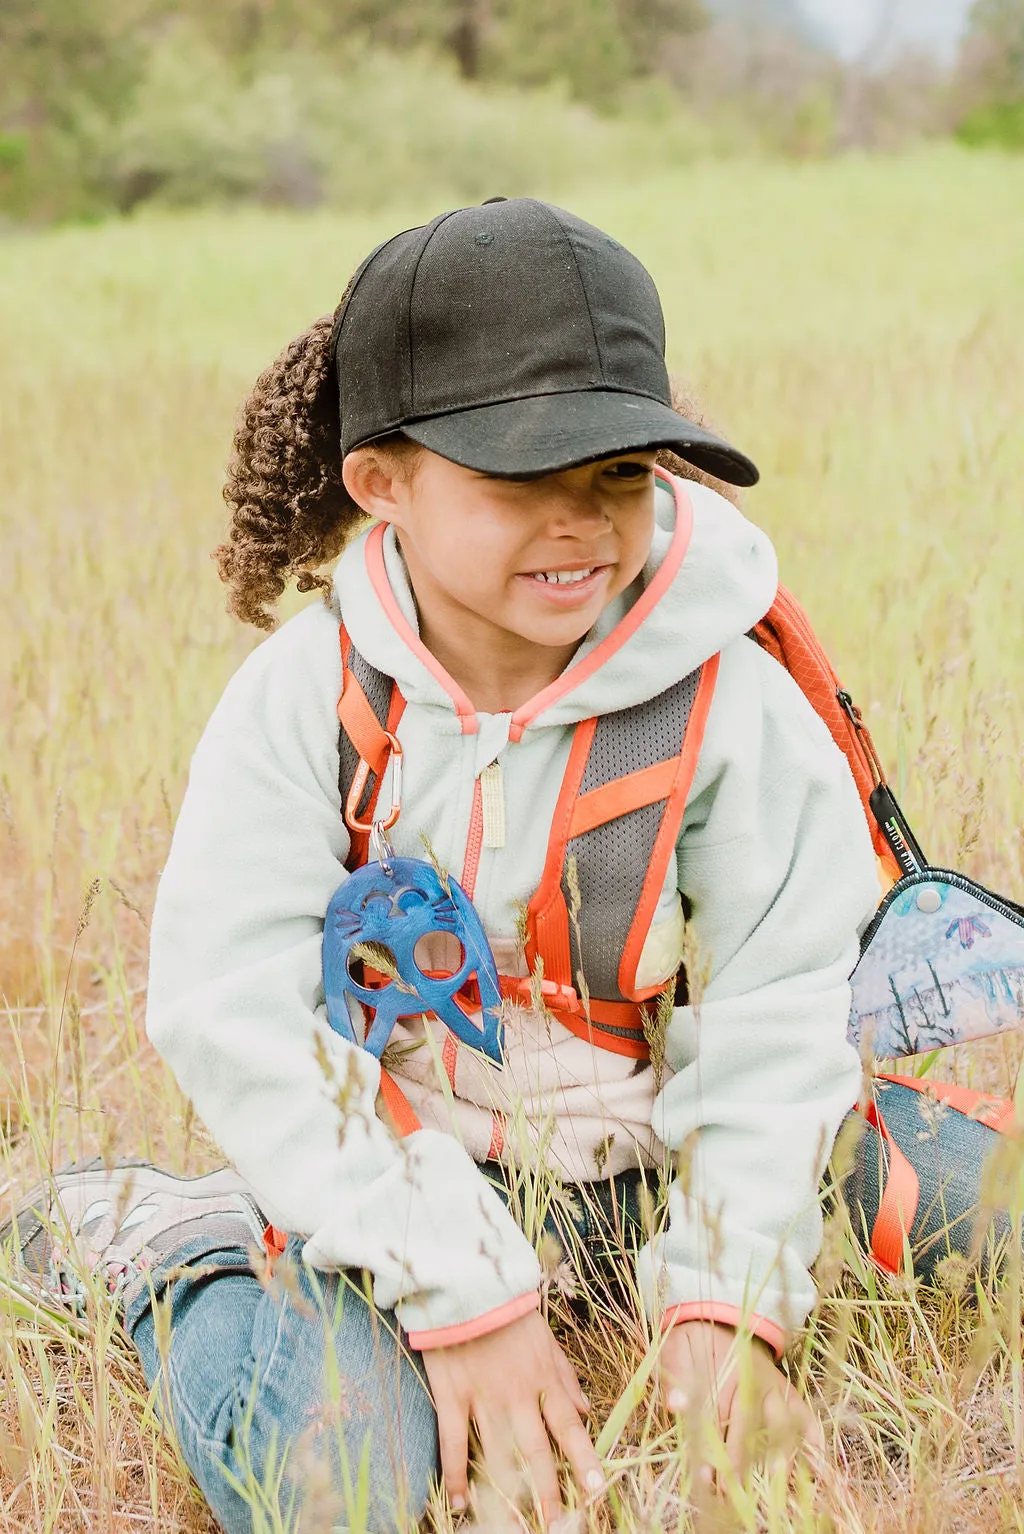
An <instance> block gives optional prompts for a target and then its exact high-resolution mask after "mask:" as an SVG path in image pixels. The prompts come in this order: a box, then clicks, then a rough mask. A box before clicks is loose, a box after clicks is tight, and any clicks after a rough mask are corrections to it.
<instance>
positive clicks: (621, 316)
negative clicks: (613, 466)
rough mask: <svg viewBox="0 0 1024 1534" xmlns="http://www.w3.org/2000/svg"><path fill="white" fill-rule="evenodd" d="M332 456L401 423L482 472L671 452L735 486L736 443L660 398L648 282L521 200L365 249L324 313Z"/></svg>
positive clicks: (659, 350)
mask: <svg viewBox="0 0 1024 1534" xmlns="http://www.w3.org/2000/svg"><path fill="white" fill-rule="evenodd" d="M333 340H334V348H335V361H336V365H337V373H338V391H339V403H340V411H341V447H342V453H343V454H345V453H349V452H351V451H352V449H353V448H356V447H361V446H363V445H365V444H366V443H368V442H373V441H374V440H376V439H378V438H381V437H384V436H388V435H390V434H391V433H392V432H396V431H400V432H403V433H404V434H405V435H406V436H407V437H411V438H412V439H413V440H414V441H415V442H420V443H422V444H423V446H424V447H427V448H430V449H431V450H432V451H433V452H435V453H439V454H440V455H441V456H442V457H443V458H448V459H451V460H452V461H453V462H454V463H458V464H462V465H464V466H465V467H466V468H470V469H476V470H479V471H481V472H483V473H485V474H493V475H498V476H508V477H514V478H521V477H526V476H529V475H539V474H549V473H552V472H554V471H555V470H556V469H564V468H568V467H570V466H572V465H573V464H579V463H586V462H588V461H589V460H592V459H596V458H604V457H608V456H610V455H611V454H614V453H624V452H630V451H633V450H635V449H638V448H656V447H665V448H671V449H672V451H673V452H675V453H678V455H679V456H680V457H681V458H684V459H686V461H687V462H689V463H692V464H695V465H696V466H697V467H698V468H700V469H703V470H704V471H705V472H706V473H708V474H712V475H714V476H715V477H716V478H718V479H723V480H728V481H729V482H730V483H731V484H734V485H753V484H756V482H757V478H758V473H757V469H756V468H755V467H754V465H753V463H751V461H750V459H749V458H747V457H746V456H745V455H744V454H743V453H740V452H738V451H737V449H736V448H734V447H730V446H729V444H728V443H727V442H723V441H722V440H721V439H720V438H719V437H715V436H712V434H711V433H710V432H708V431H705V430H704V428H703V427H701V426H698V425H697V424H696V423H695V422H693V421H687V420H685V419H684V418H683V417H682V416H681V415H679V414H678V412H677V411H676V410H674V409H673V408H672V393H671V387H670V384H669V377H668V371H667V369H666V366H665V322H664V317H663V315H662V311H661V302H660V300H659V298H658V292H657V289H656V288H655V286H654V282H653V280H652V278H651V276H650V274H649V273H648V272H647V270H646V268H645V267H643V266H642V265H641V263H640V262H639V261H638V260H637V258H636V257H635V256H634V255H631V254H630V252H629V251H628V250H626V249H625V248H624V247H623V246H622V245H620V244H619V243H618V241H617V240H613V239H612V238H611V237H610V236H609V235H607V234H604V233H603V232H602V231H601V230H600V229H595V228H594V226H593V225H592V224H587V223H584V222H583V220H582V219H580V218H576V217H575V216H574V215H573V214H572V213H567V212H566V211H565V210H564V209H563V208H556V207H554V206H552V205H551V204H550V203H546V202H539V201H538V200H537V199H535V198H532V197H513V198H508V199H506V198H492V199H490V200H489V201H488V202H486V203H483V204H482V205H481V206H479V207H472V208H459V209H457V210H456V211H454V212H451V213H442V214H440V215H439V216H438V217H437V218H435V219H433V220H432V221H431V222H430V223H429V224H424V225H422V226H420V227H418V228H415V229H406V230H404V231H403V232H402V233H401V234H396V235H395V236H394V237H393V238H392V239H390V240H387V241H385V243H384V244H383V245H379V246H378V247H377V249H376V250H374V251H372V252H371V254H370V255H369V256H368V257H367V258H366V260H365V261H364V262H363V264H362V266H361V267H360V268H359V270H358V271H357V272H356V274H355V276H354V278H353V279H352V282H351V284H350V286H349V290H348V295H347V298H346V301H345V304H344V307H343V308H342V310H341V313H340V314H339V316H338V319H337V321H336V323H335V334H334V338H333Z"/></svg>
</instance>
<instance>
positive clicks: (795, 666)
mask: <svg viewBox="0 0 1024 1534" xmlns="http://www.w3.org/2000/svg"><path fill="white" fill-rule="evenodd" d="M750 637H751V638H752V639H754V640H756V641H757V643H758V644H759V645H760V646H761V648H762V650H767V652H768V654H769V655H771V656H773V657H774V658H775V659H776V660H777V661H778V662H779V664H780V665H781V666H784V667H785V668H786V670H787V671H788V672H789V674H790V676H791V677H792V678H793V680H794V681H795V682H796V683H797V685H798V686H799V688H800V690H801V691H802V692H803V694H804V696H805V697H806V698H807V700H808V702H809V703H810V704H811V706H812V707H813V709H814V711H815V713H816V714H818V716H819V718H821V719H822V720H823V721H824V722H825V724H826V725H827V726H828V728H829V732H830V734H831V736H832V739H833V740H834V741H835V743H836V745H837V746H838V747H839V749H840V751H842V753H843V755H844V756H845V757H846V760H847V761H848V762H849V764H850V771H851V772H852V773H853V779H854V782H855V783H856V785H857V791H858V793H859V794H860V797H861V803H862V804H863V806H864V815H865V818H866V820H867V823H868V827H869V829H870V831H871V839H872V842H873V844H874V848H875V854H876V856H877V858H878V860H879V862H880V864H881V866H882V868H883V869H884V871H885V873H886V874H887V876H888V878H889V879H890V881H892V882H893V883H894V882H895V881H896V880H897V879H899V878H902V876H903V875H904V874H907V873H917V872H919V871H920V869H922V868H925V867H927V866H928V860H927V858H926V857H925V855H924V853H923V852H922V851H921V848H920V846H919V845H918V843H917V840H916V838H915V837H914V834H913V832H912V831H911V829H910V827H909V826H908V825H907V822H906V820H905V819H904V817H903V814H902V812H901V810H900V807H899V805H898V804H897V803H896V800H895V798H894V797H893V794H892V791H891V789H890V788H889V785H888V784H887V783H886V780H885V773H884V772H883V770H882V764H881V762H880V760H879V757H878V752H877V751H876V750H875V743H874V741H873V740H872V739H871V734H870V731H869V730H868V727H867V725H866V724H865V723H864V720H863V718H862V716H861V712H860V709H859V708H858V707H857V706H856V704H855V703H854V701H853V699H852V698H851V697H850V694H849V693H848V692H847V691H846V690H845V688H843V687H842V685H841V684H840V681H839V678H838V677H837V675H836V673H835V671H834V670H833V667H832V663H831V661H830V660H829V658H828V656H827V655H826V654H825V651H824V650H823V648H822V646H821V642H820V640H819V639H818V636H817V635H816V634H815V632H814V630H813V628H812V627H811V621H810V619H809V618H808V616H807V614H806V613H805V612H804V610H803V608H802V607H801V606H800V603H799V602H798V601H797V600H796V598H795V597H794V596H793V594H792V593H791V592H789V591H787V590H786V588H785V587H784V586H780V587H779V589H778V593H777V594H776V597H775V601H774V602H773V603H772V606H771V608H770V609H769V611H768V612H767V613H766V614H765V616H764V617H763V618H762V619H761V621H760V623H758V624H757V625H756V627H755V628H754V629H752V630H751V635H750Z"/></svg>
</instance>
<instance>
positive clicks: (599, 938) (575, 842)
mask: <svg viewBox="0 0 1024 1534" xmlns="http://www.w3.org/2000/svg"><path fill="white" fill-rule="evenodd" d="M700 678H701V669H700V668H699V667H698V669H697V670H696V671H693V672H691V674H690V675H689V676H687V677H684V678H683V680H682V681H681V682H676V683H675V685H674V686H672V687H670V688H668V690H667V691H666V692H663V693H660V694H659V695H658V696H657V697H656V698H650V699H648V701H647V702H646V703H638V704H637V705H636V706H635V707H633V708H625V709H621V710H619V711H618V712H616V713H613V714H602V716H601V718H600V719H599V720H598V723H597V729H596V730H595V732H594V739H593V741H592V743H591V747H590V754H589V756H588V757H587V764H586V767H585V768H584V770H583V780H582V782H581V784H580V793H581V794H585V793H589V792H590V790H591V789H594V788H602V787H603V786H604V784H606V783H611V782H614V781H615V780H616V779H617V778H623V777H626V776H627V774H628V773H631V772H639V771H641V770H642V769H643V768H645V767H653V766H656V765H657V763H658V762H664V761H668V760H669V759H670V758H672V757H675V756H678V755H679V753H680V752H681V750H682V747H683V739H684V737H685V735H686V727H687V725H688V724H689V721H690V713H691V711H692V709H693V705H694V700H695V699H696V697H697V688H698V686H699V685H700ZM665 802H666V801H665V800H664V799H662V800H659V801H657V802H656V803H654V804H647V805H644V806H643V807H642V808H640V809H638V810H631V811H630V812H629V814H627V815H620V816H618V817H617V818H616V819H615V820H609V821H606V822H605V823H604V824H603V825H599V826H595V827H594V829H593V830H592V831H586V832H584V833H583V835H582V836H574V837H572V838H571V839H570V841H569V843H568V845H567V847H566V867H565V868H564V869H563V871H562V892H563V894H564V895H565V900H566V905H567V906H568V908H569V910H570V912H571V911H572V910H573V907H574V904H575V902H574V899H573V895H572V892H571V890H570V888H569V877H568V866H569V860H570V858H574V859H575V863H576V877H577V880H578V883H579V894H580V909H579V912H578V914H577V916H576V923H578V925H579V934H578V935H577V932H576V930H575V924H574V922H573V921H572V920H570V923H569V944H570V948H571V951H572V972H573V980H574V982H575V980H576V976H577V974H578V973H579V971H580V970H581V969H582V971H583V974H584V976H585V977H586V981H587V985H588V987H589V989H590V994H591V995H592V996H594V997H596V998H597V1000H599V1001H626V1000H628V998H627V997H625V996H623V994H622V991H621V990H620V989H619V965H620V964H621V962H622V953H623V949H624V948H625V946H626V939H627V938H628V937H629V933H630V929H631V928H632V925H633V920H634V918H635V916H636V912H637V907H638V905H639V904H640V896H641V893H642V892H643V887H644V880H645V878H646V876H647V870H648V868H649V866H650V862H651V854H652V853H653V851H654V843H655V839H656V837H657V835H658V827H659V826H660V825H661V819H662V816H663V814H664V812H665ZM580 939H582V943H581V941H580ZM581 946H582V954H581V953H580V948H581Z"/></svg>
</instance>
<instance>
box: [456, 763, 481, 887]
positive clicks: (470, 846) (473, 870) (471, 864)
mask: <svg viewBox="0 0 1024 1534" xmlns="http://www.w3.org/2000/svg"><path fill="white" fill-rule="evenodd" d="M483 844H484V794H483V788H482V787H481V784H480V779H479V778H477V780H476V782H475V783H474V784H473V809H472V811H471V813H470V817H469V835H468V836H467V838H466V857H465V860H464V862H463V864H462V878H461V880H460V881H459V882H460V883H461V885H462V888H463V889H464V890H465V891H466V894H467V895H468V896H469V898H470V900H472V898H473V893H474V891H475V889H476V876H477V874H478V872H479V870H480V851H481V848H482V847H483Z"/></svg>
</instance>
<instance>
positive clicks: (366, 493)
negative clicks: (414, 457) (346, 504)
mask: <svg viewBox="0 0 1024 1534" xmlns="http://www.w3.org/2000/svg"><path fill="white" fill-rule="evenodd" d="M341 477H342V481H343V482H344V485H345V489H346V490H347V491H348V493H349V495H350V496H351V497H352V499H353V500H354V501H355V503H356V505H357V506H360V507H362V509H363V511H365V512H366V513H367V515H368V516H371V517H376V518H377V520H378V521H379V522H393V523H394V524H395V525H396V526H399V527H400V526H401V525H402V520H403V517H402V511H403V508H404V505H405V503H406V502H407V501H408V487H409V474H408V470H407V467H406V465H405V464H403V463H402V462H401V461H400V460H399V458H398V455H397V454H394V453H389V452H388V451H387V450H386V449H378V448H376V447H374V446H372V445H370V446H369V447H356V448H353V449H352V451H351V453H347V454H346V455H345V457H344V459H343V460H342V465H341Z"/></svg>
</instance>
